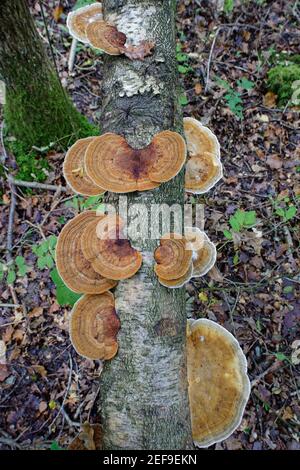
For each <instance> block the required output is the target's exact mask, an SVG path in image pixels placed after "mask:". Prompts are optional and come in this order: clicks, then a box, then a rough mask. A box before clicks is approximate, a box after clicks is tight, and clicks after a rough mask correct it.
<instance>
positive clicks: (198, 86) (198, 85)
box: [194, 82, 202, 95]
mask: <svg viewBox="0 0 300 470" xmlns="http://www.w3.org/2000/svg"><path fill="white" fill-rule="evenodd" d="M194 90H195V93H196V95H201V93H202V85H201V83H199V82H198V83H196V85H195V87H194Z"/></svg>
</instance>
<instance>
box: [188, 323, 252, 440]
mask: <svg viewBox="0 0 300 470" xmlns="http://www.w3.org/2000/svg"><path fill="white" fill-rule="evenodd" d="M187 369H188V391H189V400H190V412H191V422H192V434H193V440H194V443H195V445H196V446H198V447H209V446H211V445H212V444H215V443H216V442H220V441H222V440H224V439H227V438H228V437H229V436H230V435H231V434H232V433H233V432H234V431H235V430H236V429H237V427H238V426H239V425H240V423H241V420H242V416H243V413H244V410H245V406H246V404H247V401H248V398H249V394H250V382H249V378H248V375H247V360H246V357H245V356H244V353H243V351H242V349H241V347H240V345H239V343H238V341H237V340H236V339H235V338H234V336H232V334H231V333H229V331H227V330H226V329H225V328H223V327H222V326H220V325H218V324H217V323H215V322H213V321H211V320H207V319H200V320H188V325H187Z"/></svg>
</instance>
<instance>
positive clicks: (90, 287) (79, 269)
mask: <svg viewBox="0 0 300 470" xmlns="http://www.w3.org/2000/svg"><path fill="white" fill-rule="evenodd" d="M93 220H96V221H97V222H98V221H99V217H97V216H96V212H95V211H86V212H83V213H82V214H79V215H77V216H76V217H74V218H73V219H72V220H70V221H69V222H68V223H67V224H66V225H65V226H64V228H63V229H62V231H61V233H60V235H59V237H58V241H57V245H56V253H55V257H56V266H57V270H58V272H59V274H60V276H61V278H62V280H63V281H64V283H65V284H66V285H67V286H68V287H69V288H70V289H71V290H72V291H73V292H77V293H79V294H82V293H84V294H101V293H103V292H105V291H107V290H109V289H112V288H113V287H115V286H116V285H117V282H116V281H113V280H111V279H106V278H105V277H103V276H101V275H100V274H99V273H97V272H96V271H95V270H94V269H93V267H92V265H91V263H90V262H89V261H88V260H87V259H86V258H85V257H84V255H83V252H82V250H81V237H82V234H83V231H84V229H85V227H86V225H87V224H89V223H90V222H91V221H93Z"/></svg>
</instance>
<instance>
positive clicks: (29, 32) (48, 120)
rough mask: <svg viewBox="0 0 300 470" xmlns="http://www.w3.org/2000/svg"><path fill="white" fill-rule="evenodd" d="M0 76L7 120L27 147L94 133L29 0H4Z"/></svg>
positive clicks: (0, 19)
mask: <svg viewBox="0 0 300 470" xmlns="http://www.w3.org/2000/svg"><path fill="white" fill-rule="evenodd" d="M0 79H1V80H3V81H4V82H5V84H6V106H5V120H6V124H7V126H8V128H9V130H10V132H11V133H12V134H13V135H14V136H15V137H16V138H17V140H19V142H20V143H21V144H23V145H24V146H25V147H27V148H31V146H33V145H35V146H38V147H42V146H47V145H49V143H50V142H57V141H59V142H60V143H61V144H62V145H67V144H69V143H70V142H71V141H74V140H76V139H77V138H79V137H80V136H84V135H87V134H88V133H91V126H90V125H89V124H88V123H87V121H86V120H85V119H84V118H83V117H82V116H81V115H80V114H79V113H78V112H77V110H76V109H75V107H74V106H73V104H72V103H71V101H70V100H69V98H68V97H67V95H66V93H65V91H64V90H63V88H62V86H61V83H60V81H59V78H58V76H57V74H56V72H55V69H54V66H53V65H52V63H51V62H50V60H49V59H48V57H47V54H46V51H45V50H44V47H43V44H42V41H41V39H40V37H39V35H38V32H37V30H36V27H35V24H34V21H33V18H32V17H31V14H30V11H29V8H28V6H27V3H26V0H1V2H0Z"/></svg>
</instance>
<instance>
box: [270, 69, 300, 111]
mask: <svg viewBox="0 0 300 470" xmlns="http://www.w3.org/2000/svg"><path fill="white" fill-rule="evenodd" d="M298 80H300V65H297V64H289V65H276V66H275V67H273V68H271V69H270V70H269V71H268V79H267V87H268V89H269V90H270V91H272V92H273V93H275V94H276V95H277V96H278V105H279V106H285V105H286V104H287V103H288V102H289V101H290V100H291V98H292V96H293V93H294V91H295V87H294V83H295V82H297V81H298Z"/></svg>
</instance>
